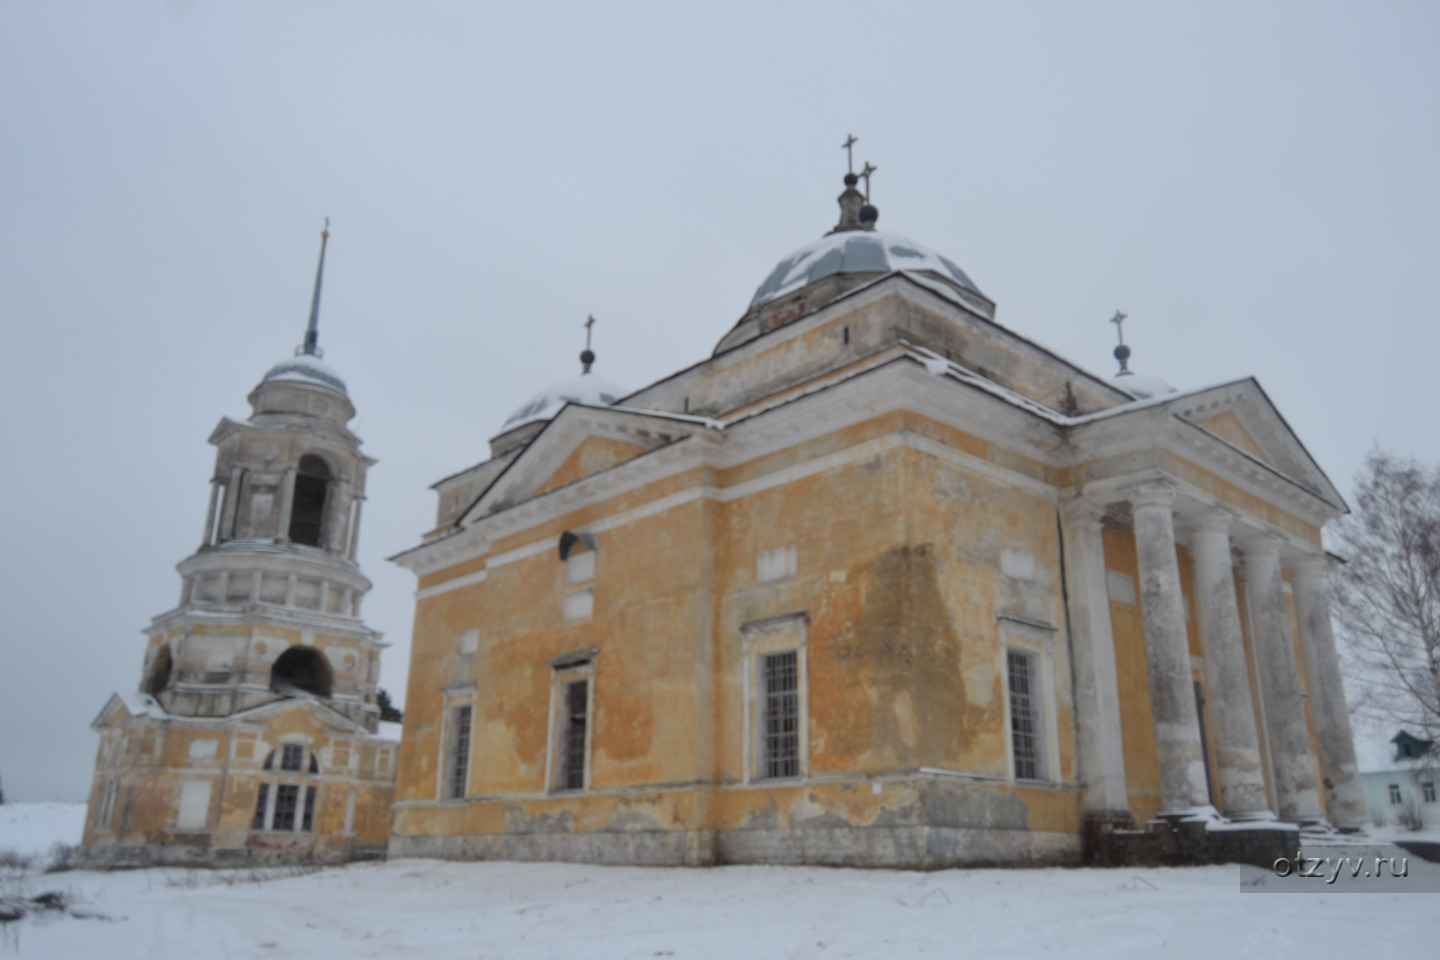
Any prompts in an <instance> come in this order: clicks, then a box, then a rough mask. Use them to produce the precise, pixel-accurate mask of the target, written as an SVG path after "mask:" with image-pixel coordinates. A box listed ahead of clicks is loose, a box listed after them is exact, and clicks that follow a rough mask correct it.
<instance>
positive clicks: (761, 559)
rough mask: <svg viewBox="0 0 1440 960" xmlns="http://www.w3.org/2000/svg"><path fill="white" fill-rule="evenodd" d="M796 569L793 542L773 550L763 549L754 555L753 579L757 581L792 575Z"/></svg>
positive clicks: (780, 578) (779, 578)
mask: <svg viewBox="0 0 1440 960" xmlns="http://www.w3.org/2000/svg"><path fill="white" fill-rule="evenodd" d="M796 569H797V566H796V554H795V545H794V544H791V545H790V546H788V547H776V548H775V549H774V550H763V551H761V552H760V553H759V554H758V555H757V556H756V557H755V579H756V581H757V582H759V583H768V582H770V581H772V580H784V579H785V578H786V577H793V576H795V571H796Z"/></svg>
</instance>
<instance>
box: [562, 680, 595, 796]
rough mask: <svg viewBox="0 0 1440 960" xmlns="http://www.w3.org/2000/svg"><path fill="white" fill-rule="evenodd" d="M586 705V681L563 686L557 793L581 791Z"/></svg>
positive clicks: (588, 684) (587, 686)
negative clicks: (558, 790)
mask: <svg viewBox="0 0 1440 960" xmlns="http://www.w3.org/2000/svg"><path fill="white" fill-rule="evenodd" d="M589 701H590V681H588V680H574V681H571V682H570V683H567V684H565V700H564V711H565V714H564V723H565V727H564V734H563V740H562V742H561V751H562V752H561V762H560V789H562V790H584V789H585V724H586V719H587V717H586V714H587V713H588V707H589Z"/></svg>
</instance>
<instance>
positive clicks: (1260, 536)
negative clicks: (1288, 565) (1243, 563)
mask: <svg viewBox="0 0 1440 960" xmlns="http://www.w3.org/2000/svg"><path fill="white" fill-rule="evenodd" d="M1280 545H1281V540H1280V538H1279V537H1277V536H1275V534H1273V533H1257V534H1255V535H1254V536H1250V537H1246V538H1245V539H1243V540H1241V541H1240V552H1241V553H1243V554H1244V555H1245V557H1246V559H1249V558H1251V557H1253V558H1255V559H1256V560H1262V559H1267V560H1268V559H1270V558H1271V557H1274V558H1275V559H1277V560H1278V559H1279V557H1280Z"/></svg>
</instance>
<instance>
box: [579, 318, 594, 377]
mask: <svg viewBox="0 0 1440 960" xmlns="http://www.w3.org/2000/svg"><path fill="white" fill-rule="evenodd" d="M581 326H583V327H584V328H585V349H584V350H582V351H580V372H581V373H582V374H585V373H589V372H590V365H591V364H593V363H594V362H595V351H593V350H591V349H590V328H591V327H593V326H595V317H594V316H593V315H591V316H587V317H586V318H585V322H584V323H583V324H581Z"/></svg>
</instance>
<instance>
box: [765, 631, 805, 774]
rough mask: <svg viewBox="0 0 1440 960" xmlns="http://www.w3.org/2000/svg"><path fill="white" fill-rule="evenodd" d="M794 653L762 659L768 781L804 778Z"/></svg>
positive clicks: (775, 654)
mask: <svg viewBox="0 0 1440 960" xmlns="http://www.w3.org/2000/svg"><path fill="white" fill-rule="evenodd" d="M798 667H799V662H798V659H797V656H796V653H795V651H794V650H786V651H785V652H784V653H771V654H766V655H765V656H764V657H762V658H761V672H762V673H763V675H764V676H763V683H764V688H765V703H764V723H763V725H762V729H763V731H764V737H765V741H764V770H765V777H766V778H779V777H798V776H800V673H799V669H798Z"/></svg>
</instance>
